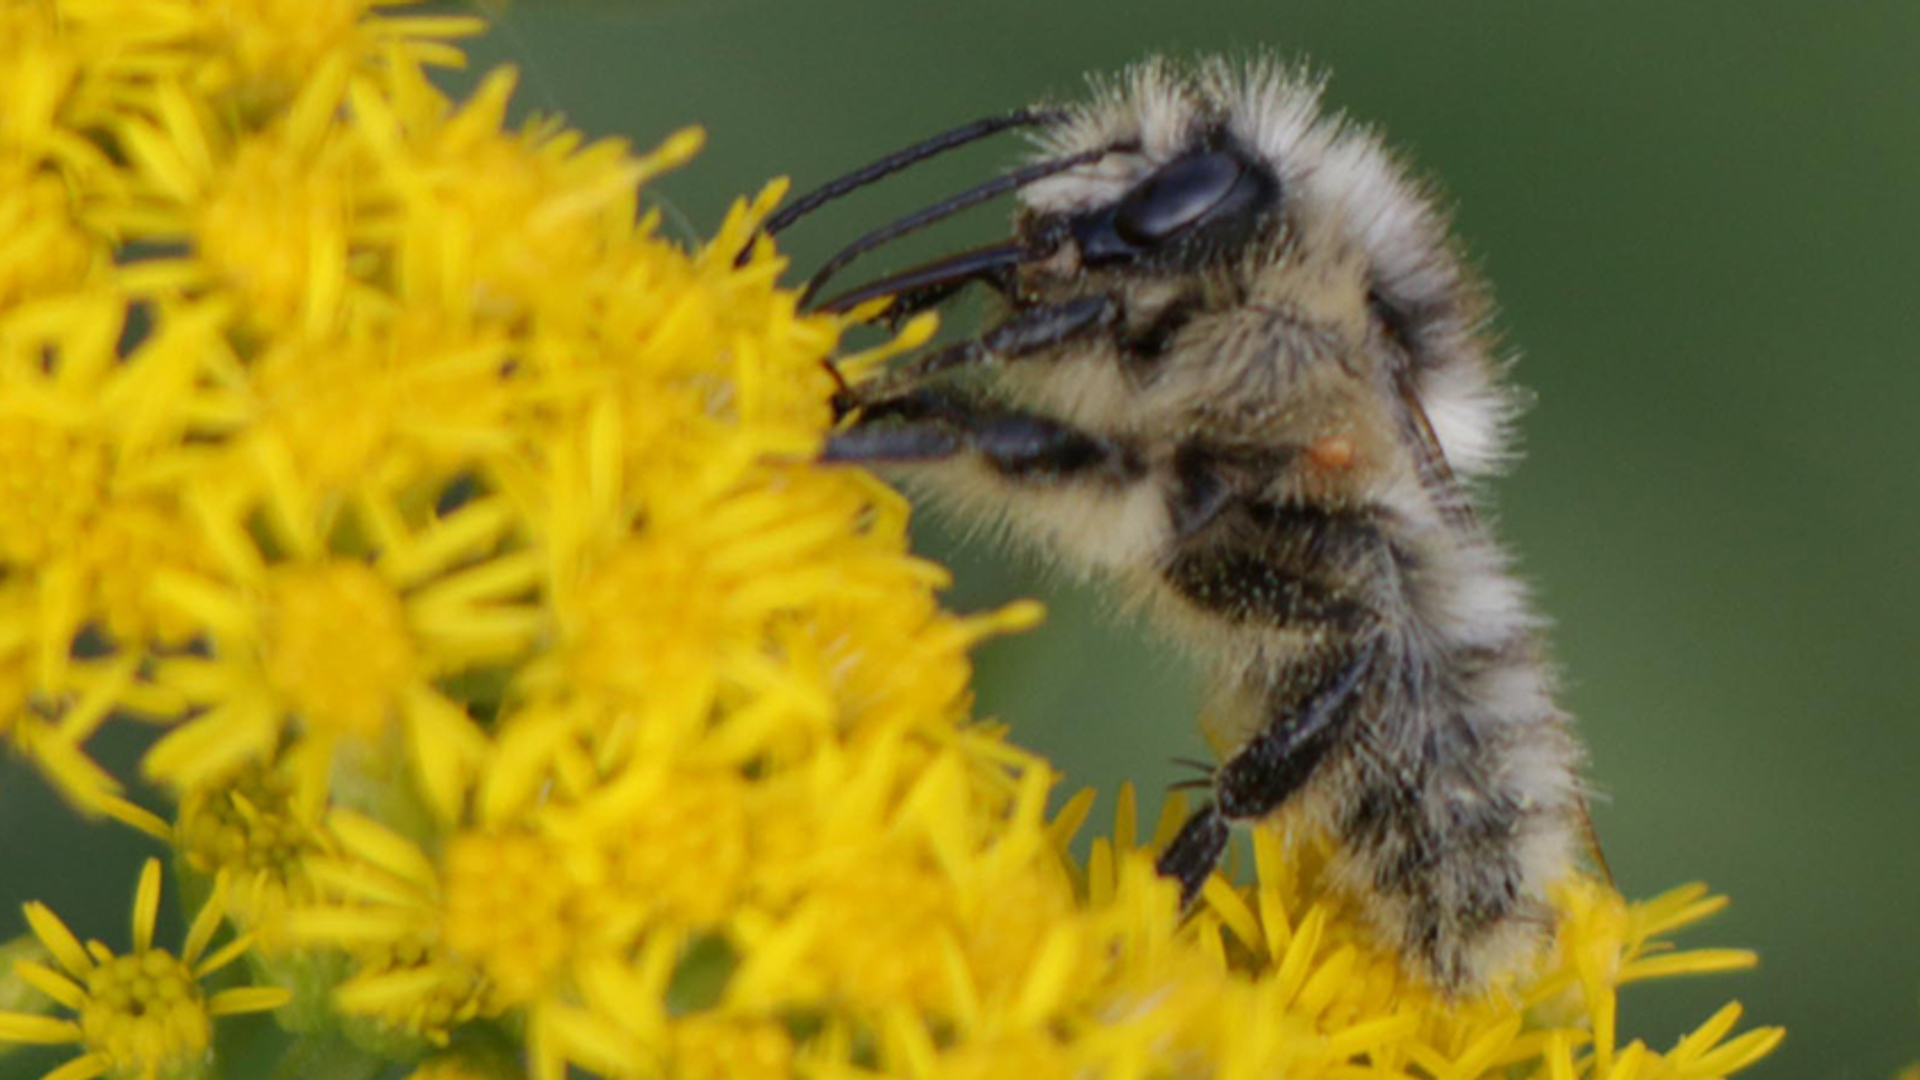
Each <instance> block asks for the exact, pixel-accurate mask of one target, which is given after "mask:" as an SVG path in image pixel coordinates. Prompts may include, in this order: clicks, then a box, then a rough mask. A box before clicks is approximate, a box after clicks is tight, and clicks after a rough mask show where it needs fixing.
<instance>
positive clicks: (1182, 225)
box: [1113, 151, 1247, 247]
mask: <svg viewBox="0 0 1920 1080" xmlns="http://www.w3.org/2000/svg"><path fill="white" fill-rule="evenodd" d="M1246 169H1247V166H1246V163H1245V162H1244V161H1242V160H1241V159H1240V158H1239V157H1237V156H1235V155H1233V154H1229V153H1223V152H1220V151H1214V152H1211V153H1205V154H1196V155H1193V156H1191V157H1185V158H1181V159H1180V160H1178V161H1175V162H1173V163H1172V164H1170V165H1168V166H1166V167H1165V168H1163V169H1161V170H1160V171H1159V172H1157V173H1154V174H1153V176H1151V177H1150V178H1148V179H1147V181H1146V182H1145V183H1143V184H1141V185H1140V186H1139V187H1137V188H1135V189H1134V190H1133V191H1132V192H1131V193H1129V194H1128V195H1127V197H1126V199H1125V200H1124V201H1123V202H1121V204H1120V205H1119V207H1118V208H1116V209H1115V211H1114V215H1113V229H1114V232H1116V233H1118V234H1119V235H1120V238H1121V239H1123V240H1125V241H1126V242H1127V243H1129V244H1133V245H1135V246H1138V247H1151V246H1152V245H1154V244H1157V243H1160V242H1161V241H1163V240H1166V239H1167V238H1169V237H1171V236H1174V235H1175V234H1177V233H1179V232H1180V231H1181V230H1183V229H1186V228H1188V227H1190V226H1192V225H1193V224H1195V223H1196V222H1199V221H1200V220H1201V219H1203V218H1205V217H1206V216H1207V212H1208V211H1209V210H1212V209H1213V208H1214V207H1216V206H1218V205H1220V203H1221V202H1222V201H1223V200H1224V199H1226V197H1227V194H1228V193H1229V192H1231V191H1233V189H1234V185H1236V184H1237V183H1239V181H1240V178H1241V176H1242V175H1244V174H1245V172H1246Z"/></svg>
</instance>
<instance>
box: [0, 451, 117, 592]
mask: <svg viewBox="0 0 1920 1080" xmlns="http://www.w3.org/2000/svg"><path fill="white" fill-rule="evenodd" d="M107 467H108V460H107V454H106V451H105V449H103V448H102V447H100V446H99V445H97V444H90V443H86V442H83V441H81V440H79V439H76V438H74V437H73V436H72V435H71V434H69V433H68V432H66V431H62V430H60V429H59V428H57V427H55V426H53V425H51V424H46V423H42V422H40V421H39V420H37V419H35V418H33V417H28V416H18V415H15V416H0V506H4V507H6V508H7V527H6V528H4V529H0V561H4V562H15V563H37V562H41V561H44V560H47V559H49V558H52V557H55V556H59V555H64V554H65V553H67V552H69V551H72V550H73V549H74V548H75V547H76V546H77V545H78V544H79V542H80V540H81V539H82V537H83V535H84V530H85V527H86V524H87V522H88V521H89V520H90V519H91V518H92V516H93V514H94V511H95V510H96V508H98V506H99V504H100V499H101V492H102V489H103V487H104V484H105V477H106V472H107Z"/></svg>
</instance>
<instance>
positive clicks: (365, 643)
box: [265, 562, 417, 739]
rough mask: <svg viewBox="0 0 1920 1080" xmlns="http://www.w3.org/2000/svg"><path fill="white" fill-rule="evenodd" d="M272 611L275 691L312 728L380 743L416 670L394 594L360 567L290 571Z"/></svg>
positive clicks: (270, 676)
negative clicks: (374, 739)
mask: <svg viewBox="0 0 1920 1080" xmlns="http://www.w3.org/2000/svg"><path fill="white" fill-rule="evenodd" d="M269 610H270V611H271V616H270V626H269V628H268V643H267V644H268V648H267V654H266V661H265V666H266V676H267V681H268V684H269V685H271V686H272V687H273V689H274V690H275V691H277V692H278V693H279V694H280V695H281V696H282V697H283V698H284V699H285V700H286V702H287V704H288V705H289V707H290V708H291V709H292V710H293V711H294V712H297V713H299V714H300V716H301V717H302V718H303V719H304V720H305V721H306V722H307V724H308V725H309V726H312V727H315V728H319V729H322V730H330V731H332V732H335V733H339V734H346V735H353V736H356V737H359V738H361V739H370V738H372V737H373V736H375V735H378V734H379V733H380V732H381V731H382V730H383V729H384V728H385V726H386V723H387V721H388V719H389V717H390V716H391V715H392V714H393V710H394V707H395V702H396V700H397V699H398V697H399V695H400V692H401V691H402V690H403V689H404V688H405V687H406V685H407V683H408V682H409V681H411V680H412V678H413V677H414V672H415V670H416V667H417V659H416V653H415V649H414V643H413V638H412V635H411V634H409V633H408V631H407V621H406V611H405V609H404V608H403V607H402V606H401V603H400V598H399V596H397V595H396V594H395V593H394V591H393V589H392V587H391V586H389V585H388V584H387V583H386V582H385V581H383V580H381V579H380V577H379V575H377V574H375V573H374V572H373V571H372V570H370V569H368V568H367V567H366V566H363V565H361V564H360V563H353V562H339V563H329V564H326V565H322V566H300V567H287V568H282V569H279V570H277V571H275V574H274V579H273V582H272V585H271V599H270V605H269Z"/></svg>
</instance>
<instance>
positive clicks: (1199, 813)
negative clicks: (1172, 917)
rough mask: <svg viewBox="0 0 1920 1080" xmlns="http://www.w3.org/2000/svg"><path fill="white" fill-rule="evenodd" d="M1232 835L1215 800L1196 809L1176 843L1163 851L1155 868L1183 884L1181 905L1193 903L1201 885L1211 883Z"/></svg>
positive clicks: (1177, 837) (1183, 826)
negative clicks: (1210, 877) (1208, 879)
mask: <svg viewBox="0 0 1920 1080" xmlns="http://www.w3.org/2000/svg"><path fill="white" fill-rule="evenodd" d="M1229 835H1230V832H1229V828H1228V823H1227V819H1226V818H1224V817H1222V816H1220V811H1219V810H1217V809H1215V808H1214V805H1213V804H1212V803H1207V804H1205V805H1204V806H1202V807H1200V809H1198V810H1196V811H1194V812H1193V816H1192V817H1189V818H1188V819H1187V823H1186V824H1185V825H1182V826H1181V827H1180V833H1179V835H1177V836H1175V837H1174V838H1173V843H1171V844H1168V845H1167V850H1165V851H1163V852H1161V853H1160V859H1159V861H1158V862H1156V863H1154V864H1153V868H1154V869H1155V870H1158V871H1159V872H1160V876H1161V877H1170V878H1172V879H1173V880H1175V881H1177V882H1179V883H1180V906H1181V907H1185V906H1187V905H1188V904H1191V903H1193V898H1194V897H1196V896H1199V895H1200V887H1201V886H1203V885H1205V884H1206V883H1207V878H1208V877H1209V876H1211V875H1212V874H1213V868H1214V867H1216V866H1218V865H1220V856H1221V855H1224V854H1225V853H1226V850H1227V837H1228V836H1229Z"/></svg>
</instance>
